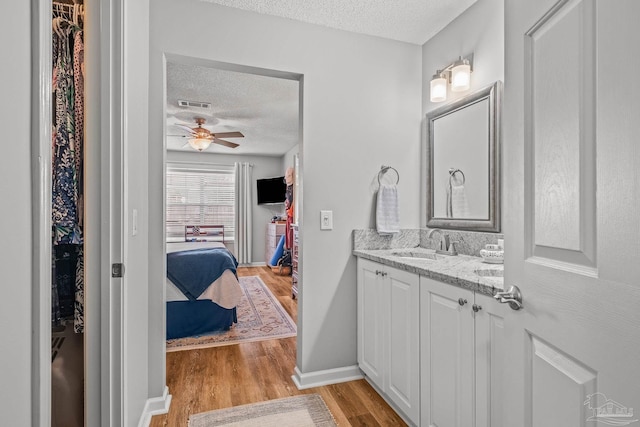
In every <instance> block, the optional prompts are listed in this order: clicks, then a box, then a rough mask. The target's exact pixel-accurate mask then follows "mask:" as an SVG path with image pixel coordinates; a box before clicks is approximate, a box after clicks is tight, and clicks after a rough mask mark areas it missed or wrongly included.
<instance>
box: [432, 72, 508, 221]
mask: <svg viewBox="0 0 640 427" xmlns="http://www.w3.org/2000/svg"><path fill="white" fill-rule="evenodd" d="M501 98H502V82H500V81H496V82H495V83H493V84H491V85H490V86H487V87H485V88H483V89H480V90H478V91H476V92H473V93H471V94H469V95H467V96H465V97H464V98H461V99H459V100H456V101H454V102H451V103H449V104H446V105H444V106H442V107H439V108H437V109H435V110H433V111H430V112H428V113H427V114H426V126H427V130H426V141H425V142H426V144H425V145H426V150H425V151H426V165H427V168H428V169H427V171H426V180H423V182H426V185H427V188H426V191H423V192H422V194H423V195H424V194H425V193H426V197H425V198H426V218H427V224H426V225H427V227H429V228H448V229H455V230H468V231H485V232H493V233H499V232H500V167H499V166H500V146H501V132H500V129H501V128H500V126H501V124H500V112H501ZM484 100H487V101H488V102H489V117H488V120H489V136H488V141H487V144H488V149H489V164H488V172H489V218H488V219H470V218H435V217H434V201H433V185H432V183H433V157H434V154H433V148H434V145H435V144H436V138H437V136H436V135H434V121H435V120H438V119H439V118H441V117H444V116H447V115H449V114H453V113H455V112H456V111H458V110H461V109H463V108H465V107H468V106H470V105H473V104H475V103H477V102H481V101H484ZM423 197H424V196H423ZM423 218H424V217H423Z"/></svg>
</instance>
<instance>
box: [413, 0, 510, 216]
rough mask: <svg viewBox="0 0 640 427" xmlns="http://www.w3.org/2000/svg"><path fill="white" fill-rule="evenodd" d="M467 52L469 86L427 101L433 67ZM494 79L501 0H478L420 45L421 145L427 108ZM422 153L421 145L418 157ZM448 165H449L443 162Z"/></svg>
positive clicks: (500, 65)
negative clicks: (470, 60)
mask: <svg viewBox="0 0 640 427" xmlns="http://www.w3.org/2000/svg"><path fill="white" fill-rule="evenodd" d="M470 53H473V54H474V57H473V73H471V88H470V89H469V90H468V91H466V92H451V91H449V92H448V94H447V96H448V97H447V100H446V101H445V102H439V103H433V102H431V100H430V99H429V83H430V82H431V78H432V76H433V75H434V74H435V72H436V70H437V69H441V68H443V67H445V66H446V65H447V64H449V63H451V62H453V61H455V60H456V59H458V56H466V55H468V54H470ZM496 80H500V81H504V3H503V0H478V1H477V2H476V3H475V4H474V5H473V6H471V7H470V8H469V9H467V10H466V11H465V12H464V13H462V15H460V16H458V17H457V18H456V19H455V20H454V21H452V22H451V23H450V24H449V25H447V26H446V27H445V28H444V29H443V30H442V31H440V32H439V33H438V34H436V35H435V36H434V37H433V38H431V39H430V40H429V41H428V42H426V43H425V44H424V45H423V46H422V117H423V121H422V123H423V138H422V141H423V145H424V144H425V141H426V120H424V117H425V115H426V114H427V113H428V112H429V111H432V110H434V109H436V108H439V107H441V106H443V105H446V104H447V103H449V102H452V101H454V100H456V99H460V98H462V97H464V96H466V95H468V94H470V93H472V92H474V91H476V90H478V89H482V88H484V87H486V86H489V85H490V84H492V83H493V82H495V81H496ZM425 156H426V151H425V147H423V152H422V158H423V159H424V158H425ZM423 162H424V163H426V161H423ZM449 166H453V165H445V167H447V168H448V167H449ZM426 172H427V171H426V168H423V169H422V178H421V179H422V182H426ZM423 188H425V187H424V186H423ZM424 192H426V190H423V195H422V197H423V200H424V197H425V196H424ZM467 196H468V197H469V196H470V194H469V193H467ZM471 203H472V202H470V205H471ZM423 207H424V206H423ZM421 216H422V218H421V219H420V224H421V225H422V226H425V225H426V221H427V219H426V212H424V211H423V214H422V215H421Z"/></svg>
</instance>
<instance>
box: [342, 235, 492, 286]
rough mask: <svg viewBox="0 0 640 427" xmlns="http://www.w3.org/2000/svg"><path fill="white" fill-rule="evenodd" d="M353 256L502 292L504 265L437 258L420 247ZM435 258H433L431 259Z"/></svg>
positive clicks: (464, 258) (369, 251)
mask: <svg viewBox="0 0 640 427" xmlns="http://www.w3.org/2000/svg"><path fill="white" fill-rule="evenodd" d="M353 254H354V255H355V256H357V257H360V258H365V259H368V260H371V261H376V262H379V263H381V264H384V265H389V266H391V267H395V268H398V269H400V270H405V271H409V272H411V273H416V274H419V275H421V276H425V277H428V278H430V279H434V280H438V281H440V282H444V283H448V284H450V285H454V286H459V287H461V288H465V289H469V290H472V291H476V292H480V293H482V294H485V295H489V296H493V294H494V293H495V291H496V289H499V290H502V289H503V287H504V285H503V277H502V273H503V271H504V265H502V264H487V263H485V262H484V261H483V260H482V258H478V257H474V256H468V255H456V256H450V255H440V254H436V253H435V251H434V250H433V249H425V248H422V247H415V248H396V249H356V250H354V251H353ZM433 258H435V259H433Z"/></svg>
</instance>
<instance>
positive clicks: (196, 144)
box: [189, 138, 211, 151]
mask: <svg viewBox="0 0 640 427" xmlns="http://www.w3.org/2000/svg"><path fill="white" fill-rule="evenodd" d="M189 145H190V146H191V148H193V149H194V150H198V151H202V150H206V149H207V148H209V145H211V139H208V138H191V139H190V140H189Z"/></svg>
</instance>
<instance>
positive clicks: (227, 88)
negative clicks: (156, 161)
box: [167, 62, 299, 156]
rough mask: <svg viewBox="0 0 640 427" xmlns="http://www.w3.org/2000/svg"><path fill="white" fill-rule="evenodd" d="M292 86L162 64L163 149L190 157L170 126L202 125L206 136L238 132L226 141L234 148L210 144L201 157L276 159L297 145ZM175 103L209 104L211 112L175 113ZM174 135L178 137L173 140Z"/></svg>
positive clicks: (181, 135) (268, 79)
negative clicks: (164, 96)
mask: <svg viewBox="0 0 640 427" xmlns="http://www.w3.org/2000/svg"><path fill="white" fill-rule="evenodd" d="M298 99H299V95H298V81H297V80H288V79H283V78H276V77H266V76H260V75H255V74H247V73H240V72H236V71H227V70H220V69H216V68H209V67H204V66H194V65H184V64H178V63H172V62H169V63H167V149H168V150H185V151H191V150H192V148H191V147H189V146H188V145H185V144H187V139H186V138H185V137H184V135H185V134H186V132H185V131H183V130H182V129H181V128H179V127H177V126H175V124H184V125H187V126H190V127H195V126H196V124H195V118H196V117H202V118H204V119H206V124H205V125H204V127H205V128H207V129H209V130H210V131H212V132H214V133H215V132H230V131H240V132H242V133H243V134H244V138H226V140H228V141H231V142H235V143H238V144H240V146H239V147H237V148H228V147H223V146H220V145H217V144H211V146H210V147H209V148H208V149H207V152H212V153H227V154H256V155H272V156H281V155H283V154H284V153H286V152H287V151H288V150H290V149H291V148H292V147H293V146H295V145H296V144H297V143H298ZM178 100H188V101H201V102H210V103H211V104H212V107H211V109H208V110H207V109H201V108H193V107H180V106H178ZM176 135H178V136H176Z"/></svg>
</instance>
